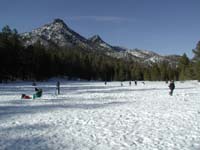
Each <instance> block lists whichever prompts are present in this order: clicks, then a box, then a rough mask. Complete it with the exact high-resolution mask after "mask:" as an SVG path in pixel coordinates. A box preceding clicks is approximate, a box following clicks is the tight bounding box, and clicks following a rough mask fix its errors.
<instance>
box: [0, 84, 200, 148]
mask: <svg viewBox="0 0 200 150" xmlns="http://www.w3.org/2000/svg"><path fill="white" fill-rule="evenodd" d="M175 84H176V89H175V91H174V95H173V96H169V94H168V93H169V89H168V84H166V83H165V82H145V85H144V84H142V83H141V82H138V85H137V86H135V85H134V84H133V82H132V86H129V85H128V82H124V86H123V87H121V86H120V83H119V82H108V83H107V85H106V86H105V85H104V83H103V82H64V81H63V82H61V94H60V95H58V96H57V95H56V94H55V85H56V82H53V81H51V82H44V83H38V84H37V87H41V88H42V89H43V91H44V95H43V97H42V98H40V99H36V100H21V99H20V98H21V94H22V93H26V94H29V95H32V94H33V93H34V87H33V86H31V83H30V82H21V83H20V82H18V83H12V84H11V83H9V84H0V150H22V149H23V150H32V149H34V150H200V84H199V83H198V82H197V81H188V82H184V83H180V82H175Z"/></svg>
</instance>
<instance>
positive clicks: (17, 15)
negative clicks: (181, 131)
mask: <svg viewBox="0 0 200 150" xmlns="http://www.w3.org/2000/svg"><path fill="white" fill-rule="evenodd" d="M0 2H1V3H0V28H2V27H3V26H5V25H6V24H7V25H9V26H10V27H11V28H16V29H17V30H18V31H19V32H20V33H21V32H26V31H31V30H32V29H34V28H37V27H40V26H41V25H43V24H46V23H50V22H52V21H53V19H55V18H61V19H63V20H64V21H65V22H66V24H67V25H68V26H69V27H71V28H72V29H73V30H75V31H77V32H78V33H80V34H81V35H83V36H84V37H86V38H88V37H90V36H92V35H94V34H99V35H100V36H101V37H102V39H103V40H104V41H106V42H108V43H109V44H111V45H118V46H123V47H127V48H139V49H146V50H152V51H154V52H157V53H159V54H162V55H165V54H181V55H182V54H183V53H186V54H187V55H188V56H189V57H192V56H193V53H192V49H194V48H195V46H196V44H197V42H198V41H199V40H200V18H199V17H200V0H1V1H0Z"/></svg>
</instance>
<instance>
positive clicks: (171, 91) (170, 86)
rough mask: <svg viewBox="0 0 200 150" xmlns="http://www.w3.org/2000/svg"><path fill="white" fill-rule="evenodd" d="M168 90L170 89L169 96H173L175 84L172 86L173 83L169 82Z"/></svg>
mask: <svg viewBox="0 0 200 150" xmlns="http://www.w3.org/2000/svg"><path fill="white" fill-rule="evenodd" d="M169 89H170V92H169V95H171V96H172V95H173V91H174V89H175V84H174V81H173V80H171V82H170V84H169Z"/></svg>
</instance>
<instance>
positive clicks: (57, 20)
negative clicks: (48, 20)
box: [53, 18, 65, 24]
mask: <svg viewBox="0 0 200 150" xmlns="http://www.w3.org/2000/svg"><path fill="white" fill-rule="evenodd" d="M53 23H62V24H65V22H64V21H63V20H62V19H60V18H56V19H54V21H53Z"/></svg>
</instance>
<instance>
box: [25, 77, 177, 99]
mask: <svg viewBox="0 0 200 150" xmlns="http://www.w3.org/2000/svg"><path fill="white" fill-rule="evenodd" d="M142 83H143V84H145V83H144V82H142ZM166 83H168V82H166ZM106 84H107V82H106V81H105V85H106ZM135 85H137V81H136V80H135ZM33 86H36V83H35V82H34V83H33ZM121 86H123V83H122V82H121ZM129 86H131V81H129ZM169 89H170V92H169V95H171V96H172V95H173V91H174V89H175V84H174V81H173V80H171V81H170V84H169ZM56 90H57V94H58V95H59V94H60V82H59V81H58V82H57V83H56ZM41 96H42V89H41V88H40V89H39V88H35V93H34V94H33V97H31V96H29V95H26V94H22V96H21V98H22V99H32V98H33V99H35V98H39V97H41Z"/></svg>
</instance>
